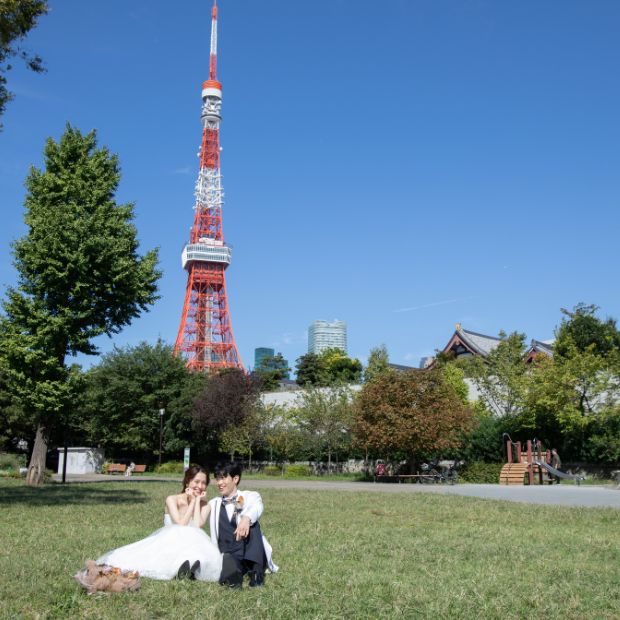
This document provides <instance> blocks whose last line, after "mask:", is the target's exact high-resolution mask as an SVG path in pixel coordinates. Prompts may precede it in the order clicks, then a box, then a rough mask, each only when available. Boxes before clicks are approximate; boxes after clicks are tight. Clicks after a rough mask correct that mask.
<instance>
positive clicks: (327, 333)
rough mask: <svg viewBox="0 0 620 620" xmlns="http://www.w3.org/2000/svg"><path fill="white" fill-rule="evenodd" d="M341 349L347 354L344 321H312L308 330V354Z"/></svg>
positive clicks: (345, 325)
mask: <svg viewBox="0 0 620 620" xmlns="http://www.w3.org/2000/svg"><path fill="white" fill-rule="evenodd" d="M325 349H341V350H342V351H344V352H345V353H347V324H346V323H345V322H344V321H337V320H334V321H314V322H313V323H312V324H311V325H310V327H309V328H308V353H316V354H318V353H321V351H324V350H325Z"/></svg>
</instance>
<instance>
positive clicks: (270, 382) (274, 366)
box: [252, 353, 291, 392]
mask: <svg viewBox="0 0 620 620" xmlns="http://www.w3.org/2000/svg"><path fill="white" fill-rule="evenodd" d="M290 371H291V370H290V368H289V367H288V365H287V363H286V360H285V359H284V357H282V354H281V353H278V354H277V355H268V356H266V357H264V358H263V359H262V360H261V363H260V366H258V367H257V368H255V369H254V370H253V372H252V374H254V375H256V377H258V378H259V379H260V381H261V384H262V389H263V391H265V392H272V391H273V390H277V389H278V388H279V387H280V382H281V381H282V379H287V378H288V376H289V373H290Z"/></svg>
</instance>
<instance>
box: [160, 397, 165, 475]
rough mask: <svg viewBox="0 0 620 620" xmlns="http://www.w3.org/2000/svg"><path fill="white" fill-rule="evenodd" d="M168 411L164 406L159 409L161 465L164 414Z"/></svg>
mask: <svg viewBox="0 0 620 620" xmlns="http://www.w3.org/2000/svg"><path fill="white" fill-rule="evenodd" d="M165 413H166V409H165V408H164V407H162V408H161V409H160V410H159V466H160V467H161V446H162V438H163V436H164V414H165Z"/></svg>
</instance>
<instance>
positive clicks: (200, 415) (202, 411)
mask: <svg viewBox="0 0 620 620" xmlns="http://www.w3.org/2000/svg"><path fill="white" fill-rule="evenodd" d="M260 385H261V384H260V380H259V379H258V378H257V377H253V376H251V375H247V374H245V373H244V372H243V371H241V370H238V369H236V368H229V369H225V370H222V371H220V372H214V373H212V374H210V375H209V376H208V378H207V382H206V384H205V385H204V387H203V388H202V390H201V391H200V392H199V393H198V395H197V396H196V398H195V400H194V404H193V408H192V428H193V429H194V431H195V433H196V437H197V439H199V441H200V442H201V449H202V451H203V452H207V451H209V452H215V451H217V450H218V449H221V448H224V446H222V445H220V440H221V437H222V433H224V432H225V431H226V430H227V429H229V428H231V427H241V426H242V425H243V424H244V421H245V419H246V418H247V417H248V416H250V415H252V413H253V411H254V410H255V409H256V408H257V407H258V402H259V399H260ZM225 449H227V450H230V449H231V446H230V445H227V446H226V447H225ZM235 449H236V448H235Z"/></svg>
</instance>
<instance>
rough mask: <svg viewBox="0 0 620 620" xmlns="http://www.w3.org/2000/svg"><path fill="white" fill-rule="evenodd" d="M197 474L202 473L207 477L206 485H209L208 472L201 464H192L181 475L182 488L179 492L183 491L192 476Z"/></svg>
mask: <svg viewBox="0 0 620 620" xmlns="http://www.w3.org/2000/svg"><path fill="white" fill-rule="evenodd" d="M198 474H204V475H205V476H206V477H207V486H209V472H208V471H207V470H206V469H205V468H204V467H202V465H192V466H191V467H190V468H189V469H188V470H187V471H186V472H185V475H184V476H183V488H182V489H181V492H182V493H183V492H184V491H185V489H187V485H188V484H189V483H190V481H191V480H193V478H195V477H196V476H197V475H198Z"/></svg>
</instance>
